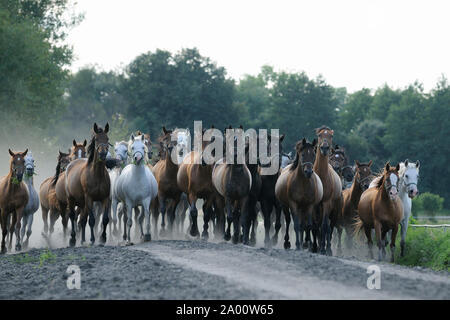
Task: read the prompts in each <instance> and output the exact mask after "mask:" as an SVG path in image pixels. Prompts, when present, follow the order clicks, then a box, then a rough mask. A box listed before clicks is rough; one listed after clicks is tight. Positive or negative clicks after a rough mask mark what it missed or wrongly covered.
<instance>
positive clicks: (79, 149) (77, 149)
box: [70, 139, 87, 161]
mask: <svg viewBox="0 0 450 320" xmlns="http://www.w3.org/2000/svg"><path fill="white" fill-rule="evenodd" d="M86 145H87V141H86V139H85V140H84V142H83V143H82V144H81V143H77V142H76V141H75V139H74V140H73V142H72V148H71V150H70V161H72V160H75V159H80V158H86Z"/></svg>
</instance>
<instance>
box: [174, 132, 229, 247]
mask: <svg viewBox="0 0 450 320" xmlns="http://www.w3.org/2000/svg"><path fill="white" fill-rule="evenodd" d="M200 134H201V137H200V138H201V141H202V150H201V152H198V151H191V152H190V153H188V154H187V155H186V157H185V158H184V160H183V162H182V163H181V165H180V167H179V169H178V173H177V184H178V187H179V188H180V190H181V191H182V192H184V193H186V195H187V197H188V202H189V214H190V217H191V227H190V231H189V233H190V235H191V236H192V237H197V236H199V231H198V224H197V216H198V211H197V207H196V203H197V199H199V198H201V199H203V200H204V203H203V222H204V223H203V232H202V237H203V238H204V239H207V238H208V224H209V221H210V219H211V218H212V216H213V214H214V211H213V206H214V207H215V210H216V216H217V217H218V224H219V226H218V227H219V228H220V230H221V231H223V229H224V221H223V218H224V214H223V205H222V198H221V196H220V195H219V194H218V192H217V191H216V189H215V188H214V185H213V182H212V169H213V164H207V163H206V162H205V160H204V158H203V155H202V153H203V150H205V148H206V147H207V146H208V145H209V144H210V143H211V141H212V139H211V140H210V141H204V139H203V136H204V134H205V130H203V131H202V132H201V133H200Z"/></svg>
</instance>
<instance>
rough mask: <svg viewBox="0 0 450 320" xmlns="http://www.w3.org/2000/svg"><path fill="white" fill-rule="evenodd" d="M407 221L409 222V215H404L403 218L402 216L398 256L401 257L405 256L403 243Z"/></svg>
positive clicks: (404, 242) (404, 241)
mask: <svg viewBox="0 0 450 320" xmlns="http://www.w3.org/2000/svg"><path fill="white" fill-rule="evenodd" d="M408 223H409V215H408V216H405V218H403V220H402V222H400V225H401V226H402V233H401V237H402V239H401V240H400V256H402V257H404V256H405V244H406V233H407V231H408ZM391 239H392V234H391ZM391 244H392V243H391ZM394 245H395V243H394Z"/></svg>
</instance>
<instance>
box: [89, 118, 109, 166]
mask: <svg viewBox="0 0 450 320" xmlns="http://www.w3.org/2000/svg"><path fill="white" fill-rule="evenodd" d="M108 131H109V124H108V123H106V126H105V128H104V129H103V128H102V127H99V126H97V123H94V134H93V135H92V140H91V143H90V144H89V147H88V153H89V160H88V161H89V162H91V161H92V160H94V155H95V153H97V154H98V156H99V158H100V160H101V161H105V160H106V156H107V155H108V150H109V138H108Z"/></svg>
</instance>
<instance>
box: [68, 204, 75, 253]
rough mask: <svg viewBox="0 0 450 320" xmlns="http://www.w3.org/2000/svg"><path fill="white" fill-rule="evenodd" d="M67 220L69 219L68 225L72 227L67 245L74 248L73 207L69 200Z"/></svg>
mask: <svg viewBox="0 0 450 320" xmlns="http://www.w3.org/2000/svg"><path fill="white" fill-rule="evenodd" d="M69 219H70V224H71V227H72V231H71V233H70V240H69V245H70V246H71V247H74V246H75V243H76V231H75V230H76V226H75V205H74V204H73V202H72V201H70V200H69Z"/></svg>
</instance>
